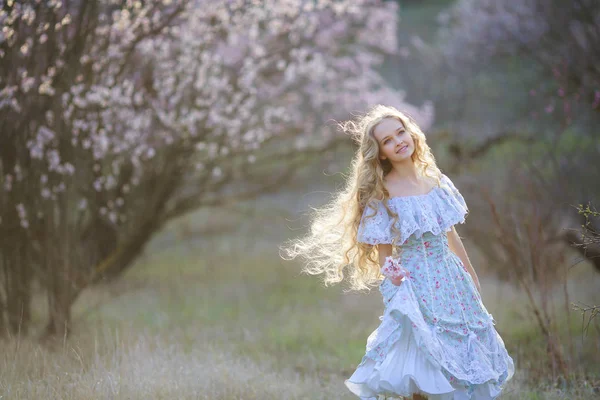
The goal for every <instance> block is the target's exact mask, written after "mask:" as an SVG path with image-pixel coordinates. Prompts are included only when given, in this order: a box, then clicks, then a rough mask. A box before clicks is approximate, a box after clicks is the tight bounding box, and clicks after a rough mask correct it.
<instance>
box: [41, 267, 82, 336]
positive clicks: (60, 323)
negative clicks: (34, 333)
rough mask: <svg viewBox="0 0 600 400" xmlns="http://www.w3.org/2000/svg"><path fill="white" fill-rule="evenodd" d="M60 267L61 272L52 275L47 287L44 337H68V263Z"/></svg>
mask: <svg viewBox="0 0 600 400" xmlns="http://www.w3.org/2000/svg"><path fill="white" fill-rule="evenodd" d="M62 269H63V271H62V272H63V273H61V274H56V275H54V276H52V278H51V279H52V284H51V285H50V286H49V287H48V305H49V309H48V314H49V320H48V325H47V326H46V329H45V330H44V333H43V337H44V338H50V337H68V336H69V333H70V331H71V305H72V304H73V301H74V300H73V295H72V283H71V281H70V279H69V274H68V272H69V269H68V264H67V265H65V266H63V268H62Z"/></svg>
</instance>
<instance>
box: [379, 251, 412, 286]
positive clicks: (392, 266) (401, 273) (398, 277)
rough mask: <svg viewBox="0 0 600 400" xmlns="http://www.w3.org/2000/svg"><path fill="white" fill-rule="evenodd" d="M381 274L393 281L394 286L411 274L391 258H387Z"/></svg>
mask: <svg viewBox="0 0 600 400" xmlns="http://www.w3.org/2000/svg"><path fill="white" fill-rule="evenodd" d="M381 273H382V274H383V275H384V276H385V277H387V278H389V279H390V280H392V282H394V284H399V282H401V281H402V280H404V279H405V278H406V277H408V276H409V272H408V271H407V270H405V269H404V268H402V267H401V266H400V263H399V262H398V261H397V260H395V259H394V258H393V257H391V256H388V257H386V258H385V261H384V263H383V265H382V266H381Z"/></svg>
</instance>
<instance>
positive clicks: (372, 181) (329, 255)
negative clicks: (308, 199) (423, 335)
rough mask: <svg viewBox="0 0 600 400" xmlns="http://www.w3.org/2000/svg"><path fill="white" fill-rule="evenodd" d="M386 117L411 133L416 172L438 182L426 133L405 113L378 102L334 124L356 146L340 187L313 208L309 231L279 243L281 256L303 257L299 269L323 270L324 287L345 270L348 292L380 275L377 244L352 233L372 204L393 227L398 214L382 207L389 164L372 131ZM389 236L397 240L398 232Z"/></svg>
mask: <svg viewBox="0 0 600 400" xmlns="http://www.w3.org/2000/svg"><path fill="white" fill-rule="evenodd" d="M387 118H394V119H397V120H398V121H400V122H401V123H402V125H403V126H404V128H405V129H406V131H407V132H408V133H409V134H410V135H411V137H412V139H413V141H414V144H415V151H414V152H413V154H412V156H411V159H412V161H413V163H414V164H415V167H416V169H417V173H418V174H419V175H420V176H428V177H430V178H433V179H434V180H435V181H436V182H437V185H438V186H439V185H440V178H441V171H440V170H439V169H438V167H437V166H436V162H435V158H434V156H433V154H432V153H431V149H430V147H429V145H428V144H427V142H426V139H425V134H424V133H423V132H422V131H421V129H420V128H419V126H418V125H417V123H416V122H415V121H414V120H413V119H412V118H411V117H410V116H409V115H407V114H406V113H403V112H401V111H399V110H397V109H395V108H394V107H389V106H383V105H377V106H375V107H373V108H372V109H370V110H369V111H368V112H367V113H366V114H365V115H363V116H359V117H358V118H357V119H356V120H355V121H346V122H343V123H340V124H339V128H340V129H342V130H343V131H344V132H346V133H347V134H349V135H350V136H351V137H352V139H353V140H354V141H355V143H356V144H357V145H358V149H357V151H356V153H355V154H354V157H353V159H352V162H351V172H350V175H349V176H348V177H347V179H346V182H345V185H344V188H343V189H342V190H341V191H339V192H338V193H334V196H333V197H332V199H331V200H330V201H329V202H328V203H327V204H326V205H325V206H323V207H321V208H318V209H316V208H313V209H312V211H313V214H312V215H311V221H312V222H311V226H310V232H309V233H308V234H306V235H305V236H303V237H300V238H297V239H293V240H290V241H288V242H287V243H286V244H285V245H283V246H282V247H281V250H282V251H283V254H282V257H283V258H284V259H288V260H291V259H294V258H296V257H301V258H302V259H304V261H305V264H304V267H303V272H305V273H308V274H311V275H319V274H324V276H323V281H324V283H325V285H331V284H335V283H339V282H341V281H342V280H343V279H344V276H345V271H346V272H347V273H348V275H349V278H348V281H349V284H350V289H352V290H364V289H369V288H371V287H372V286H374V285H376V284H378V283H379V282H380V281H381V279H382V276H381V273H380V266H379V261H378V258H379V256H378V248H377V246H374V245H370V244H366V243H361V242H358V241H357V234H358V228H359V225H360V222H361V218H362V216H363V213H364V211H365V208H366V207H370V208H371V209H373V213H372V215H367V216H366V218H369V217H372V216H373V215H374V214H375V210H376V207H377V206H378V204H377V202H383V204H384V205H385V209H386V210H387V212H388V213H389V215H390V216H391V217H392V218H393V222H394V223H393V224H392V226H393V227H394V226H395V225H396V222H397V220H398V218H399V216H398V215H397V214H396V213H394V212H393V211H392V210H391V209H390V208H389V207H388V206H387V201H386V200H387V199H389V198H390V194H389V192H388V191H387V190H386V188H385V186H384V177H385V176H386V175H387V174H388V173H389V172H390V171H391V170H392V165H391V164H390V162H389V161H388V160H387V159H386V160H381V159H380V158H379V144H378V142H377V140H376V139H375V137H374V135H373V131H374V130H375V127H376V126H377V125H378V124H379V123H380V122H381V121H383V120H384V119H387ZM396 233H397V232H396ZM394 237H395V238H396V239H395V240H397V238H398V237H399V235H394ZM394 244H395V243H394Z"/></svg>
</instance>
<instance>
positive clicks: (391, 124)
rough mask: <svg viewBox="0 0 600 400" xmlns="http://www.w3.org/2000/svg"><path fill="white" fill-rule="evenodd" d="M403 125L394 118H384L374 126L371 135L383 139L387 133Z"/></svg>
mask: <svg viewBox="0 0 600 400" xmlns="http://www.w3.org/2000/svg"><path fill="white" fill-rule="evenodd" d="M403 127H404V125H402V122H400V121H399V120H397V119H396V118H385V119H383V120H381V122H380V123H378V124H377V125H376V126H375V129H374V130H373V135H374V136H375V139H383V138H384V137H386V136H387V135H391V134H393V133H394V132H396V131H397V130H398V128H403Z"/></svg>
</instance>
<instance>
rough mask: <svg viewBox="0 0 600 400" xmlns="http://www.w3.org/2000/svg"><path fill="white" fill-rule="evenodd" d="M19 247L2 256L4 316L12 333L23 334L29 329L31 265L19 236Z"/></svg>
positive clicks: (22, 240) (23, 240)
mask: <svg viewBox="0 0 600 400" xmlns="http://www.w3.org/2000/svg"><path fill="white" fill-rule="evenodd" d="M17 243H20V244H21V245H20V246H19V248H16V249H12V251H11V252H10V255H9V256H8V257H4V264H5V265H4V267H5V268H7V270H6V283H5V284H6V308H5V310H6V316H7V323H8V325H7V327H8V330H9V331H10V333H11V334H13V335H24V334H27V332H28V330H29V322H30V321H31V279H32V277H31V266H30V265H29V259H28V257H27V251H26V248H25V245H24V243H26V240H25V238H20V239H19V240H18V241H17Z"/></svg>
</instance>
